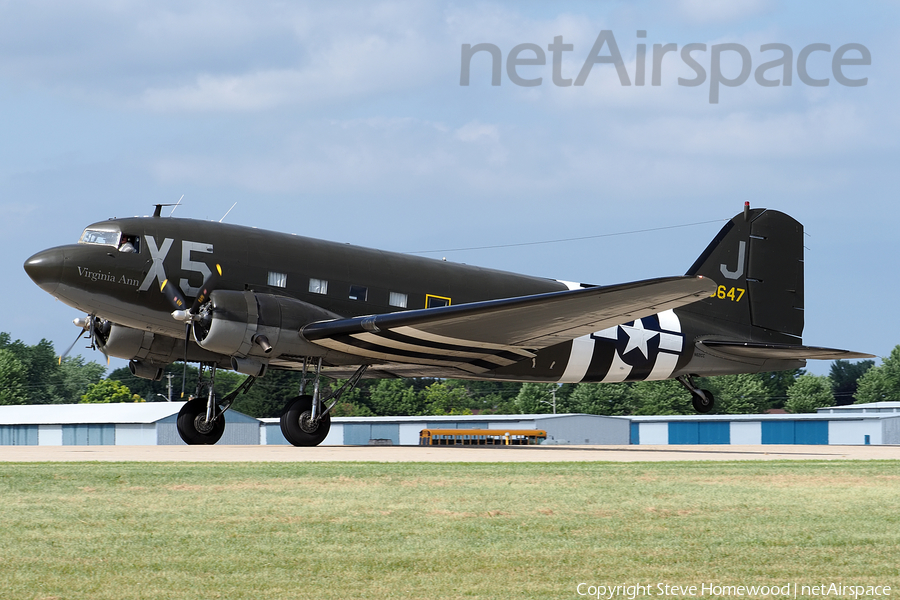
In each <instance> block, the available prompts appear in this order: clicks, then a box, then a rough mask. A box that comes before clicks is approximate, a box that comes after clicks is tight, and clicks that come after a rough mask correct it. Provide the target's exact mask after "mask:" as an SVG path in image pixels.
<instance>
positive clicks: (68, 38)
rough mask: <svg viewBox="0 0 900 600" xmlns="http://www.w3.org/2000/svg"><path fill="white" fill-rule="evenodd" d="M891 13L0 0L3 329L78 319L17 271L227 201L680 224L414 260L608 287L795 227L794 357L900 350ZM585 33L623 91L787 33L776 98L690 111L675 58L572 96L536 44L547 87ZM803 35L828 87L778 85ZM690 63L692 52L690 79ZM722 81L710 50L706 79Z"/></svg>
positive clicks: (324, 209)
mask: <svg viewBox="0 0 900 600" xmlns="http://www.w3.org/2000/svg"><path fill="white" fill-rule="evenodd" d="M898 13H900V8H898V6H897V5H896V4H895V3H892V2H870V3H865V4H862V5H860V4H858V3H857V4H854V3H838V2H791V3H779V2H775V1H774V0H734V1H731V2H713V1H711V0H680V1H674V2H649V1H643V2H641V1H638V2H571V3H565V2H559V3H538V2H509V3H504V2H495V3H484V2H479V3H469V2H359V3H355V2H346V3H342V2H332V3H329V4H327V5H325V4H320V3H308V4H307V3H284V2H268V3H267V2H256V3H252V4H250V3H235V2H228V1H224V0H217V1H216V2H196V3H190V4H185V3H182V2H165V1H160V2H152V3H151V2H100V1H81V0H71V1H67V2H41V1H36V2H28V3H3V4H0V114H2V116H3V118H2V119H0V211H2V214H3V220H4V223H5V225H6V227H5V235H4V236H2V241H0V244H2V252H3V254H4V256H7V257H8V259H7V260H5V261H3V266H2V269H3V274H2V276H3V279H4V281H5V282H6V284H7V286H8V289H14V290H15V293H7V294H5V295H4V297H3V299H2V300H0V302H2V303H3V304H4V306H3V309H4V310H3V314H4V315H6V316H5V318H4V319H3V322H2V324H0V330H3V331H8V332H9V333H10V334H11V335H12V336H13V338H21V339H22V340H24V341H26V342H27V343H36V342H37V341H39V340H40V339H41V338H48V339H50V340H52V341H53V342H54V344H55V345H56V347H57V348H58V349H61V348H65V347H66V346H68V344H69V343H70V341H71V340H72V339H73V338H74V336H75V335H76V334H77V330H76V328H75V327H74V326H73V325H71V319H72V318H74V317H76V316H79V315H77V314H76V313H75V311H74V310H72V309H69V308H68V307H66V306H64V305H62V304H61V303H59V302H56V301H54V300H53V299H52V298H51V297H50V296H48V295H46V294H45V293H44V292H42V291H41V290H40V289H39V288H37V286H35V285H34V284H33V283H32V282H31V281H30V280H29V279H28V278H27V276H26V275H25V273H24V271H23V270H22V263H23V262H24V261H25V259H26V258H27V257H28V256H30V255H31V254H33V253H34V252H36V251H38V250H40V249H42V248H45V247H49V246H54V245H59V244H62V243H69V242H74V241H75V240H77V238H78V236H79V234H80V233H81V230H82V228H83V227H84V225H86V224H88V223H90V222H93V221H97V220H102V219H105V218H107V217H112V216H131V215H135V214H148V213H149V212H151V211H152V208H151V205H152V204H154V203H158V202H175V201H177V200H178V198H180V197H181V196H182V195H184V206H182V207H180V208H179V209H178V211H177V212H176V213H175V215H176V216H181V217H194V218H210V219H216V220H218V219H219V218H220V217H221V216H222V215H224V214H225V212H226V211H227V210H228V209H229V207H231V205H232V204H233V203H235V202H237V206H236V207H235V208H234V210H233V211H232V212H231V214H229V215H228V218H227V220H228V221H229V222H232V223H239V224H245V225H252V226H257V227H261V228H268V229H276V230H280V231H289V232H293V233H298V234H305V235H311V236H315V237H322V238H327V239H332V240H338V241H346V242H352V243H356V244H361V245H366V246H374V247H379V248H385V249H389V250H397V251H419V250H443V249H452V248H469V247H482V246H491V245H503V244H516V243H522V242H532V241H540V240H554V239H562V238H573V237H584V236H592V235H601V234H610V233H619V232H626V231H634V230H644V229H657V228H662V227H667V226H671V225H686V226H685V227H678V228H674V229H667V230H661V231H653V232H646V233H640V234H632V235H624V236H613V237H603V238H596V239H590V240H583V241H578V242H569V243H556V244H547V245H532V246H517V247H512V248H505V249H484V250H469V251H454V252H440V253H432V254H430V256H435V257H437V258H440V257H442V256H445V257H446V258H447V259H448V260H454V261H459V262H466V263H470V264H478V265H483V266H490V267H495V268H500V269H508V270H512V271H518V272H523V273H529V274H534V275H541V276H547V277H554V278H560V279H567V280H577V281H584V282H591V283H602V284H611V283H619V282H623V281H629V280H635V279H643V278H647V277H655V276H663V275H676V274H682V273H683V272H684V271H685V270H686V269H687V267H688V266H690V264H691V263H692V262H693V261H694V259H695V258H696V256H697V255H698V254H699V253H700V252H701V251H702V250H703V249H704V247H705V246H706V244H707V243H708V241H709V240H710V239H711V238H712V237H713V236H714V235H715V233H716V232H717V230H718V229H719V227H720V226H721V224H722V223H724V221H725V220H727V219H728V218H730V217H731V216H733V215H734V214H736V213H738V212H739V211H740V210H741V208H742V205H743V203H744V201H749V202H750V203H751V205H752V206H754V207H768V208H775V209H778V210H782V211H784V212H787V213H789V214H791V215H792V216H794V217H795V218H797V219H798V220H800V221H801V222H802V223H803V224H804V225H805V228H806V232H807V234H808V235H807V237H806V246H807V248H808V250H807V254H806V308H807V310H806V330H805V333H804V341H805V342H806V343H808V344H812V345H824V346H833V347H840V348H847V349H853V350H859V351H864V352H871V353H873V354H877V355H879V356H886V355H887V354H888V353H889V352H890V350H891V349H892V348H893V347H894V346H895V345H896V344H897V343H900V332H898V327H897V319H896V316H895V310H894V308H895V304H896V298H898V297H900V289H898V287H900V286H898V283H897V277H896V276H895V273H896V267H895V265H894V262H895V257H896V256H897V254H898V252H897V251H898V241H897V240H898V236H897V227H898V221H900V219H898V215H900V209H898V207H897V204H898V203H897V199H896V192H897V177H898V174H897V171H898V165H900V160H898V159H900V156H898V149H897V140H898V135H897V133H898V120H900V117H898V115H897V111H896V104H897V102H896V95H897V91H898V71H900V70H898V66H897V61H898V55H900V53H898V50H900V42H898V40H897V37H896V35H895V33H896V24H897V23H898V16H900V15H898ZM604 30H609V31H612V32H613V34H614V36H615V39H616V42H617V45H618V48H619V51H620V53H621V55H622V59H623V63H624V66H625V69H626V70H627V72H628V73H629V77H630V78H631V79H632V80H633V79H634V74H635V61H636V52H637V50H636V48H637V44H638V43H645V44H647V46H648V48H649V49H648V56H649V55H651V54H652V45H653V44H668V43H675V44H677V45H678V50H679V51H680V50H681V48H682V47H683V46H684V45H686V44H691V43H700V44H706V45H707V47H708V48H710V49H711V47H712V46H713V45H716V44H741V45H742V46H744V47H746V48H747V49H748V51H749V53H750V57H751V60H752V69H754V70H755V69H756V68H757V67H758V65H760V64H762V63H763V62H765V61H768V60H772V59H774V58H777V57H778V55H779V53H778V52H773V51H769V52H768V53H763V52H761V51H760V46H761V45H763V44H770V43H780V44H786V45H788V46H790V48H791V49H792V51H793V68H792V71H793V72H792V76H793V82H792V85H791V86H784V85H779V86H777V87H763V86H760V85H758V84H757V83H756V82H755V80H754V77H753V76H752V75H751V76H750V77H749V80H748V81H747V82H746V83H744V84H743V85H740V86H737V87H721V89H720V98H719V102H718V103H717V104H710V102H709V79H708V78H707V81H706V83H705V84H703V85H700V86H697V87H686V86H680V85H678V83H677V80H678V78H679V77H682V78H685V79H687V78H691V77H693V76H694V73H693V72H692V71H691V70H690V68H688V66H687V65H686V64H685V63H684V62H683V61H682V59H681V58H680V55H679V54H678V53H670V54H667V55H665V56H664V57H663V61H662V63H661V77H660V79H661V82H660V85H659V86H652V85H650V62H651V60H650V59H649V58H648V63H647V64H648V67H647V85H644V86H636V85H631V86H627V87H626V86H622V85H621V84H620V82H619V79H618V77H617V74H616V71H615V69H614V67H613V66H612V65H609V64H597V65H595V66H594V67H593V69H592V70H591V73H590V75H589V77H588V79H587V81H586V82H585V85H583V86H568V87H560V86H556V85H554V84H553V83H552V81H551V72H552V67H551V65H550V62H551V53H550V52H549V51H547V46H548V44H550V43H551V42H553V38H554V37H555V36H563V38H564V42H565V43H570V44H572V45H573V50H572V51H570V52H565V53H563V62H562V67H561V73H562V75H563V76H564V77H567V78H575V77H576V76H577V75H578V73H579V72H580V70H581V68H582V65H583V63H584V61H585V59H586V57H587V56H588V54H589V52H590V50H591V47H592V46H593V44H594V41H595V40H596V38H597V36H598V35H599V34H600V32H601V31H604ZM638 30H645V31H646V32H647V36H646V38H645V39H639V38H638V37H637V34H636V32H637V31H638ZM479 43H490V44H494V45H496V46H497V47H498V48H499V49H500V50H501V52H502V56H503V61H504V69H503V72H502V79H501V85H500V86H491V85H490V77H491V73H490V64H489V55H488V54H486V53H481V54H480V55H477V58H475V59H474V60H473V63H472V69H471V79H470V84H469V85H468V86H461V85H460V70H461V48H462V45H463V44H471V45H475V44H479ZM526 43H530V44H537V45H538V46H540V47H542V48H543V49H544V51H545V52H546V55H547V56H546V59H547V64H546V65H543V66H540V65H525V66H520V67H518V70H517V73H518V74H519V75H520V76H522V77H524V78H536V77H542V78H543V81H542V84H541V85H539V86H535V87H521V86H517V85H514V84H513V83H512V82H511V81H510V79H509V77H508V76H507V72H506V69H505V62H506V58H507V56H508V54H509V52H510V50H512V49H513V48H514V47H515V46H517V45H519V44H526ZM814 43H820V44H829V45H830V48H831V50H830V52H814V53H812V54H811V55H810V58H809V60H808V70H809V74H810V76H811V77H814V78H817V79H821V78H826V77H827V78H829V85H828V86H825V87H812V86H809V85H806V84H804V83H803V82H802V81H800V79H799V77H798V73H797V69H796V67H797V65H796V62H797V58H798V54H799V53H800V51H801V49H802V48H804V47H806V46H808V45H809V44H814ZM848 43H855V44H862V45H864V46H865V47H866V48H867V49H868V50H869V52H870V54H871V65H863V66H847V67H844V72H845V74H846V75H847V76H849V77H851V78H861V77H866V78H868V81H867V84H866V85H865V86H860V87H845V86H842V85H839V84H838V83H837V82H836V81H835V78H834V77H833V75H832V65H831V60H832V57H833V55H834V53H835V51H836V50H837V49H838V48H839V47H840V46H842V45H844V44H848ZM602 54H604V55H605V54H607V49H606V48H604V50H603V52H602ZM710 54H711V51H708V52H705V53H702V52H701V53H696V54H694V57H695V58H696V59H697V60H698V62H699V63H700V64H702V65H705V69H706V70H707V71H710V68H711V65H710V60H711V59H710ZM529 56H533V54H529V53H528V52H527V51H526V52H523V53H522V54H521V55H520V57H529ZM848 56H858V54H853V53H852V52H851V53H850V54H848ZM740 67H741V65H740V64H739V60H738V59H737V54H736V53H734V52H732V53H723V61H722V72H723V75H724V76H727V77H732V78H733V77H736V76H737V74H738V73H739V71H740ZM767 77H768V78H776V79H777V78H779V77H780V70H779V69H775V70H774V71H769V72H768V74H767ZM710 221H713V222H710ZM692 223H704V224H702V225H690V226H687V225H688V224H692ZM85 356H86V357H87V358H89V359H93V360H100V359H101V357H100V356H99V355H91V354H90V353H86V354H85ZM113 366H117V365H113ZM810 366H811V370H812V371H813V372H818V373H826V372H827V370H828V364H827V363H824V364H820V365H817V366H814V365H812V363H811V365H810Z"/></svg>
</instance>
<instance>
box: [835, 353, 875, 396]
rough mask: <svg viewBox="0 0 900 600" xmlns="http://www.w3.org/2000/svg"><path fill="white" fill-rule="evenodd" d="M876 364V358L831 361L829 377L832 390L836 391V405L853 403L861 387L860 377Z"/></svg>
mask: <svg viewBox="0 0 900 600" xmlns="http://www.w3.org/2000/svg"><path fill="white" fill-rule="evenodd" d="M873 366H875V361H874V360H860V361H857V362H855V363H854V362H850V361H849V360H836V361H834V362H833V363H831V371H830V372H829V374H828V378H829V379H831V391H832V392H834V403H835V406H842V405H845V404H853V396H854V394H856V390H857V388H858V387H859V379H860V377H862V376H863V375H865V373H866V371H868V370H869V369H871V368H872V367H873Z"/></svg>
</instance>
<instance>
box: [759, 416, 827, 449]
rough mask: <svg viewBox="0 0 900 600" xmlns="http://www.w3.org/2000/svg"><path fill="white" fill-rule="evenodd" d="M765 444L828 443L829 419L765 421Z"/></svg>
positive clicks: (763, 427) (763, 426) (763, 440)
mask: <svg viewBox="0 0 900 600" xmlns="http://www.w3.org/2000/svg"><path fill="white" fill-rule="evenodd" d="M762 443H763V444H805V445H812V446H823V445H827V444H828V421H763V423H762Z"/></svg>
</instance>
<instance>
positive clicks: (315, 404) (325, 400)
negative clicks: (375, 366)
mask: <svg viewBox="0 0 900 600" xmlns="http://www.w3.org/2000/svg"><path fill="white" fill-rule="evenodd" d="M306 365H307V361H306V360H304V361H303V366H304V369H303V375H304V376H303V379H302V380H301V383H300V395H299V396H296V397H294V398H291V399H290V400H288V402H287V404H286V405H285V407H284V412H283V413H282V414H281V433H282V434H283V435H284V438H285V439H286V440H287V441H288V442H290V443H291V444H293V445H294V446H318V445H319V444H321V443H322V441H323V440H324V439H325V438H326V437H327V436H328V432H329V430H330V429H331V414H330V413H331V409H332V408H334V405H335V404H337V402H338V400H340V398H341V396H342V395H343V394H344V393H345V392H348V391H350V390H351V389H353V388H354V387H355V386H356V384H357V383H359V380H360V379H361V378H362V376H363V374H364V373H365V372H366V369H368V367H369V366H368V365H362V366H361V367H359V368H358V369H357V370H356V372H355V373H354V374H353V376H352V377H351V378H350V379H348V380H347V382H346V383H344V385H342V386H341V387H340V389H338V390H337V391H335V392H331V393H330V394H328V395H326V396H324V397H322V396H321V395H320V393H319V389H320V381H319V378H320V375H321V370H322V359H321V358H320V359H319V360H318V363H317V364H316V374H315V378H314V380H313V394H312V396H310V395H306V394H304V393H303V392H304V390H305V389H306ZM329 402H330V403H329ZM326 404H327V407H326Z"/></svg>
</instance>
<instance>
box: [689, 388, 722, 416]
mask: <svg viewBox="0 0 900 600" xmlns="http://www.w3.org/2000/svg"><path fill="white" fill-rule="evenodd" d="M698 392H699V393H694V394H691V395H692V396H693V401H692V403H693V405H694V410H696V411H697V412H698V413H703V414H705V413H708V412H709V411H711V410H712V409H713V406H714V405H715V403H716V401H715V398H713V395H712V392H710V391H709V390H698Z"/></svg>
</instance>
